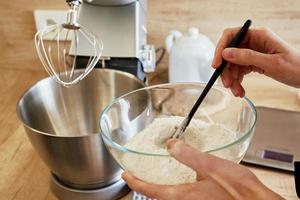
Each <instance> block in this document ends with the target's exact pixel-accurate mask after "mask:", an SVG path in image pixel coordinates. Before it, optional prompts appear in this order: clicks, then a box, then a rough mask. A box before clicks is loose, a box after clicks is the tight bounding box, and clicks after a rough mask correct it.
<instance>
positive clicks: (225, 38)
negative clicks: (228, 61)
mask: <svg viewBox="0 0 300 200" xmlns="http://www.w3.org/2000/svg"><path fill="white" fill-rule="evenodd" d="M239 29H240V28H229V29H226V30H224V32H223V34H222V36H221V38H220V39H219V41H218V43H217V46H216V50H215V56H214V59H213V61H212V67H213V68H217V67H219V66H220V65H221V63H222V52H223V50H224V49H225V48H226V47H227V46H228V44H229V43H230V41H231V40H232V38H233V36H234V35H235V34H236V33H237V32H238V31H239Z"/></svg>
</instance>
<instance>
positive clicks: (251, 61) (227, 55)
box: [222, 48, 274, 71]
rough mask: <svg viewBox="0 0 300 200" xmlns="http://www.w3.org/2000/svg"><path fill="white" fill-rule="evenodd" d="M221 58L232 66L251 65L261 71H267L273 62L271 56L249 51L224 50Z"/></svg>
mask: <svg viewBox="0 0 300 200" xmlns="http://www.w3.org/2000/svg"><path fill="white" fill-rule="evenodd" d="M222 56H223V58H224V59H225V60H227V61H228V62H230V63H232V64H236V65H243V66H250V65H252V66H255V67H257V68H259V69H261V70H263V71H266V70H268V69H269V68H270V67H271V66H272V64H273V62H274V61H273V58H272V56H271V55H269V54H264V53H260V52H257V51H254V50H251V49H238V48H226V49H224V51H223V52H222Z"/></svg>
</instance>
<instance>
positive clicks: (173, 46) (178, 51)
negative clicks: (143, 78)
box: [166, 27, 215, 83]
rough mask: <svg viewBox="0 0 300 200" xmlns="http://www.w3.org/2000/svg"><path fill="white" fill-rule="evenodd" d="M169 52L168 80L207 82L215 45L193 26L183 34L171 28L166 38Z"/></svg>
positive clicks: (211, 70)
mask: <svg viewBox="0 0 300 200" xmlns="http://www.w3.org/2000/svg"><path fill="white" fill-rule="evenodd" d="M166 49H167V51H168V53H169V82H172V83H174V82H208V80H209V78H210V76H211V75H212V73H213V72H214V69H213V68H212V67H211V63H212V59H213V57H214V51H215V45H214V44H213V42H212V41H211V40H210V39H209V38H208V37H207V36H205V35H203V34H201V33H199V30H198V29H197V28H195V27H192V28H190V29H189V31H188V33H187V34H185V35H183V34H182V33H181V32H179V31H176V30H173V31H171V32H170V34H169V35H168V36H167V38H166Z"/></svg>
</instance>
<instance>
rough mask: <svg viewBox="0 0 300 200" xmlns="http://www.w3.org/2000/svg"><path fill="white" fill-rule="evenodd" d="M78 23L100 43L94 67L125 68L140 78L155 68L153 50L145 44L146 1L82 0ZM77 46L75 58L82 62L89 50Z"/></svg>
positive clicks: (84, 46)
mask: <svg viewBox="0 0 300 200" xmlns="http://www.w3.org/2000/svg"><path fill="white" fill-rule="evenodd" d="M79 23H80V24H82V25H84V26H85V27H86V28H87V29H88V30H90V31H91V32H92V33H94V34H95V35H96V36H97V37H99V38H101V40H102V42H103V45H104V49H103V52H102V56H101V62H99V63H98V64H97V65H96V67H102V68H111V69H117V70H121V71H126V72H129V73H131V74H133V75H135V76H136V77H138V78H139V79H140V80H145V73H148V72H153V71H154V70H155V61H156V58H155V49H154V47H153V46H152V45H148V44H147V0H85V1H84V2H83V4H82V5H81V8H80V10H79ZM79 41H80V40H79ZM79 45H81V48H80V49H79V51H78V55H80V59H79V60H80V61H81V62H82V63H86V62H87V60H88V59H87V57H88V56H90V54H91V53H90V49H89V47H88V46H87V45H84V44H81V43H79Z"/></svg>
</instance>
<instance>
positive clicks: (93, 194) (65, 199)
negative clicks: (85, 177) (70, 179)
mask: <svg viewBox="0 0 300 200" xmlns="http://www.w3.org/2000/svg"><path fill="white" fill-rule="evenodd" d="M50 182H51V183H50V186H51V190H52V192H53V194H54V195H55V196H56V197H57V198H58V199H59V200H70V199H72V200H116V199H119V198H121V197H122V196H125V195H126V194H127V193H128V192H129V191H130V189H129V188H128V186H127V185H126V183H125V182H124V181H123V179H120V180H119V181H117V182H116V183H113V184H111V185H108V186H106V187H102V188H99V189H92V190H79V189H74V188H70V187H69V186H66V185H65V184H63V183H61V182H60V181H59V180H58V179H57V178H56V177H55V176H54V175H53V174H51V181H50Z"/></svg>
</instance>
